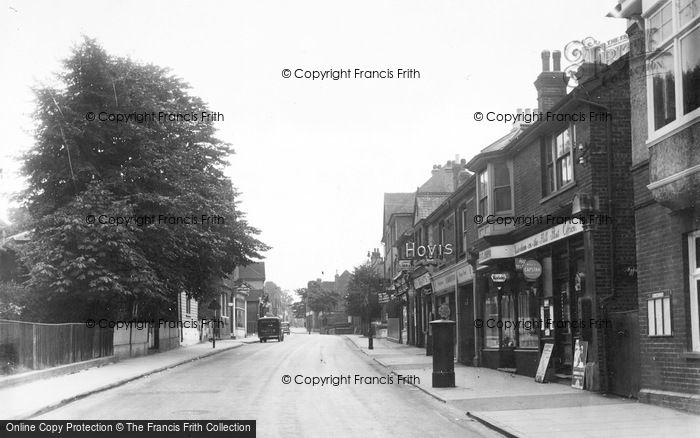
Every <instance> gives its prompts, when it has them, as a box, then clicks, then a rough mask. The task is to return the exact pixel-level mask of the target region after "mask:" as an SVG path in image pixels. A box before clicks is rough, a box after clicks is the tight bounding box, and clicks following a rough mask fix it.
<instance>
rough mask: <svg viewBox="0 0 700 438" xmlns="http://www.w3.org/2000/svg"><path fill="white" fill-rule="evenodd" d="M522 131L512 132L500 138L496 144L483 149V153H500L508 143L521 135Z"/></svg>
mask: <svg viewBox="0 0 700 438" xmlns="http://www.w3.org/2000/svg"><path fill="white" fill-rule="evenodd" d="M521 130H522V128H517V129H513V130H511V131H510V132H509V133H508V134H506V135H504V136H503V137H501V138H499V139H498V140H496V141H495V142H493V143H491V144H490V145H488V146H486V147H485V148H484V149H482V150H481V153H484V152H494V151H500V150H501V149H503V148H504V147H506V146H507V145H508V143H509V142H510V141H511V140H512V139H513V138H515V137H516V136H517V135H518V134H519V133H520V131H521Z"/></svg>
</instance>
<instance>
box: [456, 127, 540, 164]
mask: <svg viewBox="0 0 700 438" xmlns="http://www.w3.org/2000/svg"><path fill="white" fill-rule="evenodd" d="M528 127H529V125H516V126H514V127H513V129H511V130H510V132H509V133H508V134H506V135H504V136H503V137H501V138H499V139H498V140H496V141H494V142H493V143H491V144H490V145H488V146H486V147H485V148H483V149H482V150H481V152H479V153H478V154H476V155H475V156H474V158H472V159H471V160H469V162H468V163H467V167H468V168H469V169H471V170H479V168H481V167H483V166H482V165H481V162H482V160H483V159H484V158H486V157H488V156H491V155H495V154H498V153H500V152H502V151H503V150H504V149H505V148H506V146H508V145H509V144H510V143H511V142H512V141H513V140H514V139H516V138H518V136H519V135H520V134H521V133H522V132H523V131H524V130H525V129H527V128H528Z"/></svg>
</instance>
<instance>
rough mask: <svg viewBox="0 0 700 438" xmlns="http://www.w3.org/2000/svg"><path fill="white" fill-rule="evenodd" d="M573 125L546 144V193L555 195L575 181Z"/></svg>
mask: <svg viewBox="0 0 700 438" xmlns="http://www.w3.org/2000/svg"><path fill="white" fill-rule="evenodd" d="M574 141H575V129H574V126H573V125H572V126H571V127H569V128H566V129H565V130H563V131H562V132H560V133H559V134H557V135H555V136H553V137H551V138H550V139H549V140H548V141H547V142H545V153H544V155H545V169H544V172H545V193H546V194H550V193H554V192H556V191H557V190H559V189H561V188H562V187H564V186H566V185H568V184H569V183H571V182H573V180H574V159H573V150H572V149H573V143H574Z"/></svg>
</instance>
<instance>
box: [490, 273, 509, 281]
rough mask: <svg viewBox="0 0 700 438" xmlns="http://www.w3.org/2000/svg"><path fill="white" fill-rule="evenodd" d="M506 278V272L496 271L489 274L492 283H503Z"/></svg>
mask: <svg viewBox="0 0 700 438" xmlns="http://www.w3.org/2000/svg"><path fill="white" fill-rule="evenodd" d="M507 280H508V273H507V272H498V273H495V274H491V281H493V282H494V283H505V282H506V281H507Z"/></svg>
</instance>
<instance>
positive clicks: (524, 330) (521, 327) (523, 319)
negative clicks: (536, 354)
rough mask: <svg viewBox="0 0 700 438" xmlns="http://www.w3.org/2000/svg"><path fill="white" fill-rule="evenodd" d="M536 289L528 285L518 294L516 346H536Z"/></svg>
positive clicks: (537, 341) (537, 342)
mask: <svg viewBox="0 0 700 438" xmlns="http://www.w3.org/2000/svg"><path fill="white" fill-rule="evenodd" d="M536 324H537V289H536V288H535V287H528V288H526V289H525V290H523V291H522V292H521V293H520V294H518V346H519V347H520V348H538V347H539V340H538V338H537V328H538V326H537V325H536Z"/></svg>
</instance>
